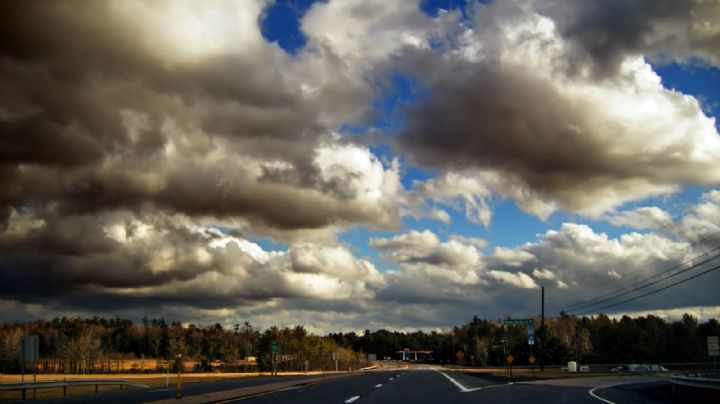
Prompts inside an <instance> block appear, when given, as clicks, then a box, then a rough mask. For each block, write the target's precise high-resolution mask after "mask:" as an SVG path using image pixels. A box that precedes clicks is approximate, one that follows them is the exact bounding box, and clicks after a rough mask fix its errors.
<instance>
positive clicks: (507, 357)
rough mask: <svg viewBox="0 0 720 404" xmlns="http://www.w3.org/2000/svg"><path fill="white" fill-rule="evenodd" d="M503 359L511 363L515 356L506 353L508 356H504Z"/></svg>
mask: <svg viewBox="0 0 720 404" xmlns="http://www.w3.org/2000/svg"><path fill="white" fill-rule="evenodd" d="M505 359H507V361H508V363H512V362H513V361H514V360H515V358H513V356H512V355H510V354H508V356H506V357H505Z"/></svg>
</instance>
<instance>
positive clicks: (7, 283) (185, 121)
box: [0, 0, 720, 332]
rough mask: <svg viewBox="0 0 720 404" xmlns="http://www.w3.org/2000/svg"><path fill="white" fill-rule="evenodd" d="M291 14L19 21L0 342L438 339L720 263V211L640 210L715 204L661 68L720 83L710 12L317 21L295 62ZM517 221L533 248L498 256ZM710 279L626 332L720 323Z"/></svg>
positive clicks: (5, 184) (307, 26) (90, 11)
mask: <svg viewBox="0 0 720 404" xmlns="http://www.w3.org/2000/svg"><path fill="white" fill-rule="evenodd" d="M271 7H272V2H271V1H267V0H239V1H238V0H220V1H214V2H211V3H205V2H192V1H186V2H185V1H180V2H178V1H170V0H160V1H140V0H127V1H111V0H109V1H90V0H76V1H70V0H50V1H43V2H29V1H15V0H10V1H6V2H4V3H3V6H2V12H0V37H1V38H2V41H0V181H1V182H2V187H0V311H2V312H3V313H6V314H5V315H4V316H3V318H16V317H17V318H20V317H23V318H33V317H37V316H42V317H51V316H54V315H56V314H61V315H74V314H80V315H88V316H91V315H95V314H99V315H121V316H130V317H134V318H141V317H143V316H145V315H147V316H165V317H166V318H178V319H181V320H192V321H200V322H209V321H221V322H223V321H235V322H236V321H237V320H239V319H241V318H242V319H249V320H252V321H253V323H254V324H258V325H261V326H267V325H272V324H277V323H284V324H294V323H304V324H305V325H307V326H308V327H309V328H310V329H313V330H317V331H321V332H322V331H335V330H339V329H344V330H348V329H355V330H357V329H364V328H373V327H374V328H379V327H396V328H398V329H412V328H416V327H422V328H437V327H439V326H448V325H452V324H457V323H459V322H461V321H464V320H466V319H467V318H469V317H471V316H472V315H474V314H480V315H482V316H497V317H499V316H503V315H508V314H510V313H516V314H519V315H523V316H525V315H532V314H533V313H535V312H537V307H536V306H537V304H536V303H537V301H538V293H539V291H538V289H537V288H538V286H540V285H543V286H544V287H546V288H547V289H548V296H549V299H550V300H551V301H553V302H554V303H555V304H556V305H557V306H558V307H559V308H563V307H567V305H569V304H572V303H575V302H576V301H577V300H581V299H582V298H586V297H588V296H593V295H595V294H596V293H601V292H603V291H606V290H615V289H616V288H620V287H622V286H625V285H627V284H628V283H629V282H633V281H635V280H637V279H641V278H643V277H647V276H653V275H656V274H658V273H659V272H660V271H662V270H664V269H666V268H668V266H672V265H676V264H679V263H682V262H685V261H687V260H689V259H691V258H693V257H696V256H697V255H698V254H701V253H703V252H705V251H708V250H710V249H711V248H714V247H716V245H717V240H718V237H717V234H718V231H720V192H719V191H707V189H705V190H704V191H701V192H705V194H703V195H702V196H701V197H700V201H699V203H697V204H695V202H696V199H697V197H695V199H693V201H691V202H688V201H687V200H681V201H680V202H679V204H678V205H682V206H683V207H682V208H678V207H677V206H671V204H667V205H662V208H661V207H655V206H650V205H652V203H650V202H648V201H643V202H642V204H641V205H640V204H633V206H632V207H627V206H623V204H624V203H625V202H627V201H634V200H643V199H645V198H647V197H649V196H656V195H666V194H669V193H675V192H678V191H681V190H682V189H683V187H685V186H687V185H691V184H699V185H701V186H713V185H715V184H717V183H719V182H720V136H719V135H718V131H717V123H716V121H715V119H714V118H712V117H710V116H708V115H706V114H709V113H710V112H707V111H706V112H704V111H703V109H702V108H701V105H700V103H699V102H698V100H697V99H696V98H694V97H693V96H690V95H686V94H683V93H681V92H678V91H675V90H672V89H669V88H667V85H666V83H663V80H661V78H660V76H658V74H656V69H655V65H651V64H650V63H665V62H667V61H675V62H682V63H700V64H702V63H704V64H706V65H715V66H717V65H718V64H719V63H720V52H719V51H718V47H717V43H718V42H719V40H720V39H719V38H720V37H719V31H718V30H719V28H718V26H717V24H714V23H715V22H716V21H717V20H718V19H720V7H718V4H717V2H712V1H645V0H638V1H628V2H624V1H614V0H613V1H604V2H599V1H594V0H593V1H588V2H572V3H571V4H567V2H560V1H555V0H547V1H540V0H529V1H526V0H516V1H497V2H495V3H492V4H489V5H486V4H479V3H478V4H475V3H473V4H471V5H469V6H468V7H467V8H466V9H465V10H464V12H462V13H461V12H459V11H440V12H439V13H438V14H437V16H436V17H431V16H428V15H426V14H425V13H424V12H423V11H421V9H420V7H419V5H418V2H417V1H404V0H396V1H388V0H373V1H367V0H344V1H338V0H331V1H322V2H316V3H314V4H313V5H311V6H310V7H309V8H308V9H307V12H306V13H305V15H303V16H302V17H301V18H300V20H299V21H297V23H298V26H299V29H300V31H301V33H302V35H303V36H304V39H305V42H304V45H303V46H301V47H300V48H298V49H295V50H294V51H293V52H291V53H288V52H286V51H285V50H284V49H283V48H281V46H280V43H279V42H276V43H273V42H270V41H268V40H267V39H266V38H264V37H263V35H262V32H263V30H261V26H262V24H263V23H264V22H265V21H266V18H268V17H267V16H268V13H269V12H270V9H271ZM506 200H509V201H507V202H508V204H507V205H503V209H504V206H511V205H512V204H513V203H514V204H516V205H517V206H518V207H519V208H520V209H522V210H524V211H526V212H530V213H531V214H533V215H535V216H537V217H539V218H541V219H542V220H545V221H546V222H545V223H543V224H542V226H543V227H542V228H541V230H533V231H534V232H537V233H540V234H537V235H536V236H530V237H514V236H515V235H513V236H512V237H507V239H510V240H512V241H507V239H503V240H501V237H499V238H498V239H497V240H495V239H493V237H492V236H493V234H498V233H501V232H500V231H498V232H497V233H493V231H496V230H495V229H496V228H495V227H493V222H494V221H495V220H496V218H497V217H498V216H499V215H503V214H505V215H507V214H508V212H511V213H510V214H516V213H517V212H516V210H514V209H506V210H505V211H503V209H497V211H495V206H499V205H500V204H499V203H495V202H496V201H502V202H506ZM689 204H694V205H693V206H692V207H691V208H686V207H687V206H688V205H689ZM636 206H643V207H640V208H636ZM680 210H682V211H681V212H680V214H678V211H680ZM554 212H561V213H560V214H564V215H565V216H564V217H562V218H561V220H555V219H556V217H555V216H553V217H552V219H553V220H552V221H551V220H550V218H551V215H552V214H553V213H554ZM567 213H570V214H567ZM574 213H580V214H581V215H582V216H580V217H578V216H575V215H574ZM586 216H590V217H591V218H593V219H597V220H598V222H599V223H601V224H602V226H617V227H623V228H631V229H633V231H638V232H630V233H627V234H621V233H619V230H617V229H615V230H616V233H612V232H610V233H603V232H600V231H599V230H597V229H593V228H592V227H590V226H589V225H586V224H580V223H573V222H574V221H576V220H578V219H583V220H585V219H586ZM672 217H676V218H677V219H675V220H673V219H671V218H672ZM428 219H430V220H428ZM532 220H533V223H535V222H537V221H536V220H534V219H532ZM561 222H565V223H564V224H562V225H555V224H551V223H561ZM598 222H595V223H598ZM504 223H509V225H510V226H513V224H514V223H515V222H513V221H506V222H504ZM517 223H522V222H521V221H518V222H517ZM593 226H594V225H593ZM598 228H602V229H605V227H599V226H598ZM548 229H550V230H548ZM491 230H492V231H491ZM501 230H502V233H503V234H505V233H506V230H507V229H501ZM378 231H382V233H381V234H377V232H378ZM512 231H516V232H518V234H520V233H522V232H524V231H526V229H523V228H522V226H521V225H518V226H517V228H516V229H515V228H513V229H512ZM640 231H643V232H644V233H640ZM353 232H356V233H353ZM459 234H464V235H479V237H471V236H461V235H459ZM608 234H609V235H608ZM358 235H360V236H358ZM359 238H361V239H360V240H358V239H359ZM518 239H522V240H523V241H521V242H518V243H523V244H519V245H516V244H515V240H518ZM348 240H352V241H348ZM713 276H714V275H713ZM708 279H710V278H709V277H708ZM712 279H713V280H715V279H716V278H712ZM715 283H716V282H715ZM715 283H713V282H707V283H700V284H694V285H693V286H690V285H689V284H688V285H685V286H683V287H678V288H677V289H675V290H674V293H673V296H672V299H666V297H667V295H664V296H665V297H663V295H661V294H660V295H658V296H656V297H654V298H649V299H646V300H643V301H642V302H638V303H637V304H633V305H632V306H628V307H627V308H624V309H627V310H634V311H638V312H639V311H643V310H655V309H660V310H667V312H668V313H671V312H674V311H673V310H677V309H678V308H679V307H694V308H697V310H700V311H701V312H704V313H706V312H713V311H712V310H713V309H712V307H714V306H717V303H718V302H717V301H716V299H713V297H714V296H716V295H717V293H716V291H713V290H712V285H714V284H715ZM686 286H687V287H686ZM693 288H695V290H693ZM702 310H705V311H702ZM3 318H0V320H1V319H3Z"/></svg>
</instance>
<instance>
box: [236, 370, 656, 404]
mask: <svg viewBox="0 0 720 404" xmlns="http://www.w3.org/2000/svg"><path fill="white" fill-rule="evenodd" d="M663 378H664V377H659V378H658V377H654V376H640V377H638V376H629V377H604V378H587V379H586V378H583V379H566V380H556V381H533V382H520V383H511V384H508V383H503V382H498V381H492V380H485V379H481V378H477V377H473V376H468V375H464V374H462V373H456V372H448V371H445V370H434V369H431V368H429V367H423V368H415V369H411V370H408V371H401V372H398V371H394V372H388V371H375V372H368V373H367V374H365V375H363V376H361V377H356V378H352V379H343V380H337V381H328V382H325V383H318V384H313V385H309V386H303V387H299V388H295V389H291V390H285V391H281V392H276V393H273V394H269V395H265V396H262V397H256V398H253V399H251V400H249V402H251V403H355V404H372V403H408V404H409V403H412V404H416V403H478V402H482V403H500V404H509V403H573V404H575V403H593V404H599V403H603V402H605V403H608V402H613V403H614V402H617V403H624V402H649V403H652V402H667V401H655V400H653V399H652V397H649V396H647V395H642V394H635V393H634V392H633V391H632V390H624V391H622V392H621V393H620V394H615V389H617V388H621V387H623V386H625V383H638V382H641V383H647V382H653V383H657V382H658V380H659V379H663ZM593 389H595V390H593ZM591 390H593V394H595V396H597V397H600V398H597V397H595V396H593V395H591V394H590V391H591ZM608 394H610V395H614V397H622V399H623V401H611V400H608V399H607V398H605V397H606V396H607V395H608ZM601 398H602V399H604V400H608V401H603V400H601ZM625 400H627V401H625ZM243 401H244V400H243ZM236 402H237V401H236Z"/></svg>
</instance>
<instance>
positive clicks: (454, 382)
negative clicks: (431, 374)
mask: <svg viewBox="0 0 720 404" xmlns="http://www.w3.org/2000/svg"><path fill="white" fill-rule="evenodd" d="M432 370H434V371H436V372H438V373H440V374H441V375H443V376H445V377H447V378H448V380H450V381H451V382H452V383H453V384H454V385H455V386H457V388H459V389H460V392H461V393H470V392H473V391H478V390H485V389H494V388H497V387H504V386H509V385H511V384H514V383H513V382H510V383H505V384H494V385H491V386H482V387H473V388H471V389H469V388H467V387H465V386H463V385H462V384H461V383H460V382H459V381H457V380H455V379H453V378H452V377H450V376H448V375H447V374H445V373H444V372H441V371H439V370H437V369H435V368H432ZM612 404H615V403H612Z"/></svg>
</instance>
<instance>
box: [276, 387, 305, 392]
mask: <svg viewBox="0 0 720 404" xmlns="http://www.w3.org/2000/svg"><path fill="white" fill-rule="evenodd" d="M301 387H302V386H290V387H285V388H284V389H280V390H277V391H289V390H295V389H299V388H301Z"/></svg>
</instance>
